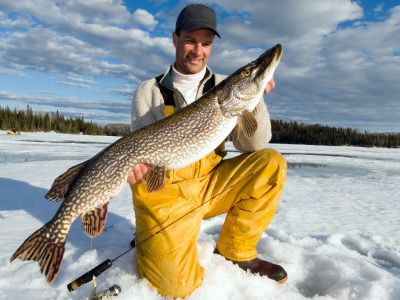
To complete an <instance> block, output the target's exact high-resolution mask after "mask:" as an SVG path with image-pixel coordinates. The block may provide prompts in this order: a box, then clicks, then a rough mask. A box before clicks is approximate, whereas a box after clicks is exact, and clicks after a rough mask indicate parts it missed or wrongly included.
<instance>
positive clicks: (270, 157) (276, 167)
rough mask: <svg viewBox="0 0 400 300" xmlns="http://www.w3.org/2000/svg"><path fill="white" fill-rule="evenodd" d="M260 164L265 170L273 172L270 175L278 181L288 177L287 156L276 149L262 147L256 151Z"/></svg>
mask: <svg viewBox="0 0 400 300" xmlns="http://www.w3.org/2000/svg"><path fill="white" fill-rule="evenodd" d="M254 155H255V156H256V157H257V160H258V164H259V166H260V168H261V169H263V170H264V171H265V172H268V173H271V171H272V173H273V174H270V176H273V177H275V178H276V181H282V180H285V178H286V171H287V163H286V159H285V157H284V156H283V155H282V154H281V153H279V152H278V151H276V150H274V149H261V150H258V151H256V152H254Z"/></svg>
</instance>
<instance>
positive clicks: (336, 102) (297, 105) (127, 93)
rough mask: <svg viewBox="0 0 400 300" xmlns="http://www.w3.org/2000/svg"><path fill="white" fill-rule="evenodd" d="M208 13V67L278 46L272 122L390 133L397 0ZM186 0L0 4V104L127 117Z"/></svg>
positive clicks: (395, 125) (399, 123) (395, 92)
mask: <svg viewBox="0 0 400 300" xmlns="http://www.w3.org/2000/svg"><path fill="white" fill-rule="evenodd" d="M199 2H201V3H206V4H208V5H210V6H212V7H213V8H214V9H215V10H216V12H217V14H218V19H219V24H218V26H219V31H220V33H221V35H222V38H221V39H216V40H215V43H214V49H213V54H212V58H211V60H210V67H211V68H212V69H213V70H214V72H217V73H223V74H229V73H231V72H233V71H234V70H235V69H236V68H237V67H239V66H241V65H243V64H245V63H247V62H248V61H250V60H252V59H254V58H256V57H257V55H258V54H260V53H261V52H262V51H263V50H265V49H266V48H268V47H271V46H273V45H274V44H276V43H281V44H282V45H283V47H284V56H283V59H282V62H281V64H280V66H279V67H278V70H277V71H276V75H275V81H276V83H277V87H276V88H275V90H274V91H273V92H271V93H270V94H269V95H268V96H267V97H265V101H266V103H267V105H268V108H269V110H270V114H271V117H272V118H274V119H282V120H287V121H288V120H293V121H298V122H303V123H320V124H326V125H331V126H341V127H352V128H358V129H361V130H368V131H371V132H372V131H374V132H387V131H391V132H400V101H399V100H400V96H399V95H400V84H399V79H398V78H400V34H399V32H400V1H361V0H360V1H348V0H324V1H313V0H297V1H292V0H280V1H272V0H271V1H267V0H265V1H249V0H246V1H245V0H236V1H228V0H220V1H213V2H211V1H199ZM187 3H189V2H188V1H162V0H160V1H157V0H149V1H119V0H96V1H84V0H76V1H55V0H37V1H30V0H19V1H15V0H0V105H1V106H6V105H8V106H9V107H19V108H26V106H27V105H28V104H29V105H30V106H31V107H32V108H33V109H34V110H35V111H56V110H58V111H59V112H61V113H62V114H64V115H67V116H83V117H84V118H85V119H86V120H93V121H95V122H98V123H100V124H106V123H129V122H130V105H131V98H132V94H133V92H134V90H135V88H136V86H137V84H138V83H139V82H141V81H142V80H145V79H148V78H151V77H154V76H157V75H159V74H161V73H163V72H164V70H165V69H166V68H167V67H168V65H169V64H171V63H173V61H174V48H173V45H172V42H171V32H172V30H173V28H174V24H175V19H176V16H177V14H178V13H179V11H180V9H181V8H182V7H183V6H184V5H185V4H187Z"/></svg>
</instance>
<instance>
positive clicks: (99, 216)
mask: <svg viewBox="0 0 400 300" xmlns="http://www.w3.org/2000/svg"><path fill="white" fill-rule="evenodd" d="M281 56H282V47H281V45H276V46H275V47H273V48H271V49H269V50H267V51H266V52H264V53H263V54H261V56H260V57H258V58H257V59H256V60H254V61H252V62H250V63H249V64H247V65H245V66H243V67H241V68H240V69H238V70H237V71H236V72H234V73H233V74H231V75H230V76H228V77H227V78H226V79H225V80H223V81H222V82H221V83H220V84H218V85H217V86H216V87H215V88H213V89H212V90H210V91H209V92H208V93H206V94H205V95H203V96H202V97H201V98H199V99H198V100H197V101H195V102H194V103H192V104H190V105H188V106H187V107H185V108H183V109H182V110H181V111H179V112H177V113H175V114H173V115H171V116H169V117H167V118H165V119H162V120H160V121H158V122H155V123H153V124H151V125H149V126H146V127H143V128H141V129H139V130H137V131H135V132H132V133H131V134H129V135H127V136H124V137H122V138H120V139H119V140H117V141H116V142H114V143H113V144H111V145H109V146H108V147H107V148H105V149H104V150H103V151H101V152H99V153H98V154H97V155H95V156H94V157H93V158H91V159H89V160H87V161H85V162H83V163H80V164H78V165H76V166H73V167H71V168H70V169H68V170H67V171H66V172H65V173H63V174H61V175H60V176H58V177H57V178H56V179H55V180H54V182H53V185H52V187H51V188H50V190H49V192H48V193H47V194H46V198H47V199H50V200H52V201H63V202H62V204H61V205H60V207H59V209H58V210H57V212H56V214H55V215H54V217H53V218H52V219H51V220H50V221H49V222H48V223H46V224H45V225H44V226H43V227H41V228H40V229H38V230H37V231H35V232H34V233H33V234H32V235H31V236H29V237H28V238H27V239H26V240H25V241H24V242H23V244H22V245H21V246H20V247H19V248H18V249H17V251H16V252H15V253H14V254H13V255H12V257H11V259H10V260H11V261H13V260H14V259H16V258H20V259H22V260H34V261H37V262H38V263H39V265H40V271H41V272H42V273H43V274H44V275H45V276H46V279H47V281H48V282H49V283H51V282H53V281H54V280H55V278H56V276H57V274H58V272H59V270H60V265H61V260H62V257H63V254H64V246H65V240H66V238H67V235H68V231H69V229H70V226H71V224H72V222H74V220H75V219H76V218H77V217H78V216H79V215H82V224H83V229H84V231H85V233H86V234H87V235H89V236H90V237H95V236H97V235H98V234H100V233H101V232H102V231H103V228H104V225H105V220H106V214H107V205H108V202H109V201H110V199H111V198H112V197H113V196H114V195H116V194H117V193H118V192H119V191H120V190H121V188H122V187H123V185H124V184H125V182H126V180H127V177H128V174H129V173H130V172H131V170H132V168H133V167H134V166H135V165H137V164H140V163H145V164H148V165H150V166H151V168H150V171H149V172H147V173H146V174H145V178H144V180H145V182H146V184H147V189H148V191H149V192H154V191H158V190H160V189H161V188H162V187H163V186H164V184H165V170H167V169H179V168H183V167H185V166H187V165H189V164H191V163H194V162H195V161H197V160H199V159H201V158H202V157H204V156H205V155H207V154H208V153H210V152H211V151H212V150H214V149H215V148H216V147H217V146H218V145H219V144H221V143H222V142H223V141H224V140H225V138H226V137H227V136H228V135H229V134H230V133H231V132H232V130H233V129H234V128H235V126H236V125H237V126H238V127H237V128H241V130H243V131H244V133H245V134H246V135H247V136H252V135H253V134H254V132H255V131H256V129H257V122H256V120H255V118H254V116H253V114H252V113H251V112H252V111H253V110H254V109H255V107H256V105H257V104H258V102H259V101H260V99H262V95H263V91H264V89H265V87H266V85H267V83H268V82H269V81H270V80H271V79H272V77H273V74H274V71H275V69H276V67H277V66H278V64H279V61H280V58H281Z"/></svg>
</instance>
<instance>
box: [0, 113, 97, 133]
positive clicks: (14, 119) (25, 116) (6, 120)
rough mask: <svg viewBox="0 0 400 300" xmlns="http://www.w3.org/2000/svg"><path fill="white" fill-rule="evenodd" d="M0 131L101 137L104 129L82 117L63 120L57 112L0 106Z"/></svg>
mask: <svg viewBox="0 0 400 300" xmlns="http://www.w3.org/2000/svg"><path fill="white" fill-rule="evenodd" d="M0 129H1V130H14V131H45V132H48V131H55V132H60V133H83V134H92V135H103V134H104V128H103V127H101V126H98V125H97V124H96V123H93V122H85V121H84V120H83V117H74V118H73V117H70V118H65V117H64V116H63V115H61V114H60V113H59V112H58V111H57V112H55V113H54V112H52V113H48V112H46V113H42V112H33V110H32V108H31V107H29V106H27V108H26V110H22V109H16V108H14V109H10V108H9V107H8V106H7V107H5V108H4V107H1V106H0Z"/></svg>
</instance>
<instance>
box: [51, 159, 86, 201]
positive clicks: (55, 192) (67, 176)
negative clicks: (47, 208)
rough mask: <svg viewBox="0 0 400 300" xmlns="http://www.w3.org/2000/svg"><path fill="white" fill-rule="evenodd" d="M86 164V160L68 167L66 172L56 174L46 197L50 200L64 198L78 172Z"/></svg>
mask: <svg viewBox="0 0 400 300" xmlns="http://www.w3.org/2000/svg"><path fill="white" fill-rule="evenodd" d="M85 165H86V161H84V162H82V163H80V164H78V165H75V166H73V167H71V168H69V169H68V170H67V171H66V172H64V173H62V174H61V175H60V176H58V177H57V178H56V179H55V180H54V181H53V184H52V186H51V188H50V190H49V191H48V192H47V194H46V196H45V197H46V199H49V200H51V201H61V200H64V198H65V195H66V193H67V192H68V189H69V187H70V185H71V183H72V182H73V181H74V179H75V178H76V176H77V175H78V174H79V172H80V171H81V170H82V169H83V167H84V166H85Z"/></svg>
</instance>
